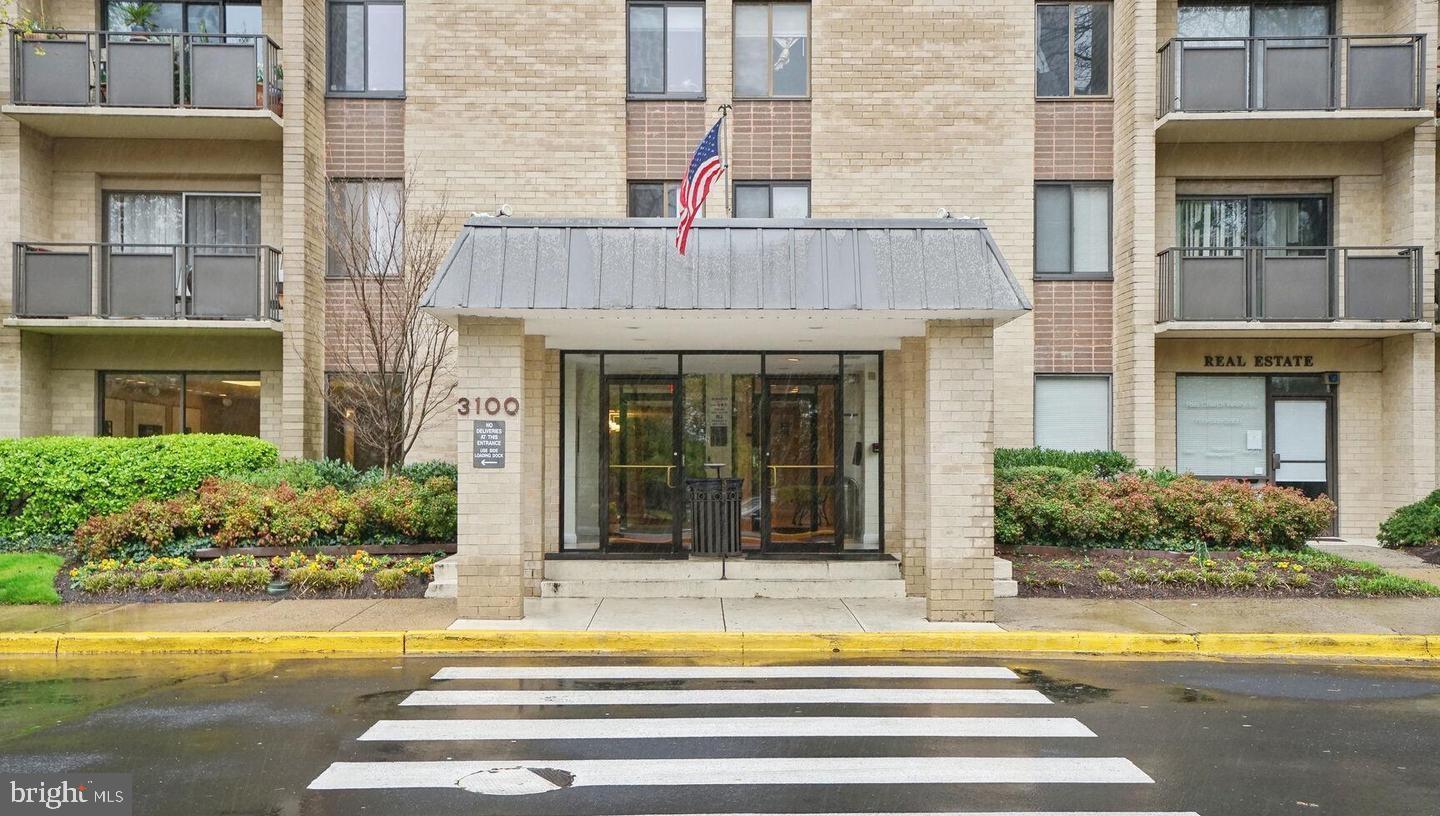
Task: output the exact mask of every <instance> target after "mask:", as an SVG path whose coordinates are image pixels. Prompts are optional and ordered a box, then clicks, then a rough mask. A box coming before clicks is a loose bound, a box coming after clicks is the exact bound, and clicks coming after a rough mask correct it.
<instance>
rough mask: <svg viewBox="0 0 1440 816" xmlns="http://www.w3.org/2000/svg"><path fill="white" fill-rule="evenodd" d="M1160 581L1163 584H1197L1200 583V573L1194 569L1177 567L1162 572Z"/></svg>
mask: <svg viewBox="0 0 1440 816" xmlns="http://www.w3.org/2000/svg"><path fill="white" fill-rule="evenodd" d="M1160 582H1161V583H1163V584H1179V585H1181V586H1195V585H1196V584H1198V583H1200V573H1198V572H1196V571H1195V570H1192V569H1177V570H1171V571H1170V572H1162V573H1160Z"/></svg>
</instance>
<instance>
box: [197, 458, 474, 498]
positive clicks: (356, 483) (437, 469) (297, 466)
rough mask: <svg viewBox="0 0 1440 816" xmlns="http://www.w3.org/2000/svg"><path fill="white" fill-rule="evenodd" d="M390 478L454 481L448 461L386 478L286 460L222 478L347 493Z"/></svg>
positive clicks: (345, 466)
mask: <svg viewBox="0 0 1440 816" xmlns="http://www.w3.org/2000/svg"><path fill="white" fill-rule="evenodd" d="M391 476H404V477H405V478H407V479H409V480H410V481H412V482H426V481H428V480H430V479H433V478H435V477H436V476H439V477H442V478H446V479H449V480H450V481H452V482H453V481H456V480H457V479H458V473H457V472H456V469H455V465H454V464H453V463H451V462H439V461H432V462H415V463H413V464H409V465H403V466H401V467H399V468H396V469H395V471H394V473H391V474H388V475H387V474H386V473H385V471H384V470H382V469H381V468H378V467H373V468H370V469H369V470H356V469H355V468H354V466H352V465H351V464H349V463H348V462H342V461H340V460H338V459H286V460H285V461H283V462H277V463H275V464H274V465H271V466H270V467H267V468H262V469H260V470H255V471H249V472H245V473H234V474H228V475H227V476H226V477H225V478H226V479H229V480H232V481H237V482H245V483H246V484H251V485H255V486H256V487H279V486H280V485H281V484H288V485H290V486H291V487H293V488H295V489H296V490H311V489H315V488H320V487H334V488H337V489H339V490H344V491H347V492H348V491H351V490H354V489H356V488H358V487H371V486H374V485H377V484H379V483H380V482H383V481H385V480H386V479H388V478H390V477H391Z"/></svg>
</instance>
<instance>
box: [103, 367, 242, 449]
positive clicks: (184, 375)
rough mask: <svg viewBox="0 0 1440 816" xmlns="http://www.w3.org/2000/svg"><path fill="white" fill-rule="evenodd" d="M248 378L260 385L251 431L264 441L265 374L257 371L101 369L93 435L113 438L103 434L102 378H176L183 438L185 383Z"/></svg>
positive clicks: (184, 432)
mask: <svg viewBox="0 0 1440 816" xmlns="http://www.w3.org/2000/svg"><path fill="white" fill-rule="evenodd" d="M252 375H253V377H254V379H256V380H259V381H260V384H261V385H260V393H259V394H257V395H256V399H257V400H260V412H261V416H262V419H261V421H260V427H258V428H256V429H255V438H256V439H263V438H264V437H263V436H261V434H262V433H264V430H265V422H264V419H263V416H264V412H265V403H264V397H265V385H264V383H265V372H264V371H260V370H252V371H209V370H204V371H201V370H191V369H178V370H166V369H155V368H151V369H133V368H106V369H101V370H99V371H96V372H95V435H96V436H113V434H107V433H105V378H106V377H111V376H132V377H149V376H163V377H179V378H180V405H179V408H180V431H179V432H180V433H181V434H187V433H190V431H187V430H186V429H185V428H186V426H185V393H186V392H187V391H188V390H189V386H188V383H187V382H186V381H187V380H188V379H189V378H190V377H192V376H194V377H232V378H239V377H250V376H252ZM125 438H132V437H125Z"/></svg>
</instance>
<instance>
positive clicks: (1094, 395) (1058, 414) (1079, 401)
mask: <svg viewBox="0 0 1440 816" xmlns="http://www.w3.org/2000/svg"><path fill="white" fill-rule="evenodd" d="M1035 446H1036V447H1039V448H1055V449H1056V450H1068V451H1089V450H1110V378H1109V377H1107V376H1088V375H1075V374H1060V375H1036V377H1035Z"/></svg>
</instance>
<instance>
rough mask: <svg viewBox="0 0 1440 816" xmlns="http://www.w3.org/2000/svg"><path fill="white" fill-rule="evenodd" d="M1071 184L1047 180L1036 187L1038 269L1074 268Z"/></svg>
mask: <svg viewBox="0 0 1440 816" xmlns="http://www.w3.org/2000/svg"><path fill="white" fill-rule="evenodd" d="M1070 223H1071V222H1070V188H1069V187H1066V186H1063V185H1058V184H1047V185H1042V186H1039V187H1036V188H1035V271H1036V272H1039V273H1041V274H1050V275H1056V274H1067V273H1069V272H1070V230H1071V226H1070Z"/></svg>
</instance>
